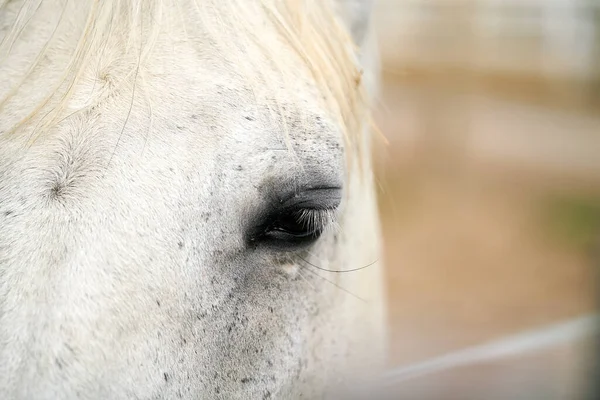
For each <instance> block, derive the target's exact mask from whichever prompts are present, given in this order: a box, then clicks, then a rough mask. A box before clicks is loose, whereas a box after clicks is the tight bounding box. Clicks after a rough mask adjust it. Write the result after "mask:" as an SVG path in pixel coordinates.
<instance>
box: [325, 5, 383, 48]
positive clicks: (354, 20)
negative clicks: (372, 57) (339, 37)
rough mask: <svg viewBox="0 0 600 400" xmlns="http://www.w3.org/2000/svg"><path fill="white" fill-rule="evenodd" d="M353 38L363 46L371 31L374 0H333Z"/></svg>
mask: <svg viewBox="0 0 600 400" xmlns="http://www.w3.org/2000/svg"><path fill="white" fill-rule="evenodd" d="M333 2H334V6H335V7H336V10H337V11H338V12H339V14H340V16H341V18H342V20H343V21H344V23H345V24H346V27H347V28H348V31H349V32H350V34H351V35H352V39H353V40H354V42H355V43H356V44H357V45H358V46H362V45H363V42H364V40H365V38H366V36H367V32H368V31H369V24H370V21H371V11H372V9H373V0H333Z"/></svg>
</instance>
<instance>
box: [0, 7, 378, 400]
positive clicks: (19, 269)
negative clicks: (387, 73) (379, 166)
mask: <svg viewBox="0 0 600 400" xmlns="http://www.w3.org/2000/svg"><path fill="white" fill-rule="evenodd" d="M369 3H370V2H369V1H366V0H172V1H171V0H4V1H2V0H0V40H2V43H1V46H0V398H2V399H7V400H8V399H36V400H37V399H75V398H77V399H114V400H116V399H165V398H185V399H198V398H204V399H218V398H223V399H269V398H294V399H295V398H307V399H315V398H322V397H327V396H331V395H332V393H340V392H339V390H340V389H347V390H354V389H351V388H353V385H354V386H358V387H360V386H361V385H363V384H364V383H365V382H366V380H367V378H368V377H371V376H374V374H377V373H378V371H379V368H380V366H381V365H382V363H383V359H384V355H385V352H386V347H385V341H386V335H385V328H384V326H385V324H384V303H383V291H382V286H383V285H382V279H381V262H380V260H379V228H378V219H377V210H376V201H375V194H374V185H373V178H372V172H371V167H370V156H369V143H370V140H371V137H370V133H369V131H370V125H369V122H370V119H369V104H370V103H371V101H372V99H373V96H374V89H375V87H376V84H377V82H376V81H377V79H376V70H377V62H376V61H377V58H376V53H375V52H374V41H373V34H372V30H371V29H370V27H369V12H368V10H369V9H370V6H371V5H370V4H369ZM376 261H379V262H376ZM340 271H341V272H340Z"/></svg>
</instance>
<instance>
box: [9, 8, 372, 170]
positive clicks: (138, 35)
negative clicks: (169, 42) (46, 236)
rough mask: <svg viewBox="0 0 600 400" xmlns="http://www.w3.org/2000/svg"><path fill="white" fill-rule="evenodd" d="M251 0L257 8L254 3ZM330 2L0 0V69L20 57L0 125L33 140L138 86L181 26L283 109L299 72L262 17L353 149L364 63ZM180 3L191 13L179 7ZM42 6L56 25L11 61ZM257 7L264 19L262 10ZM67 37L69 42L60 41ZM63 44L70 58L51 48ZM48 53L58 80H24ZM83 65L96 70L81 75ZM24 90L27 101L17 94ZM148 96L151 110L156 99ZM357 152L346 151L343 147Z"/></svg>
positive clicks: (362, 110) (362, 116)
mask: <svg viewBox="0 0 600 400" xmlns="http://www.w3.org/2000/svg"><path fill="white" fill-rule="evenodd" d="M57 3H58V4H60V7H57ZM348 3H352V2H351V1H350V2H348ZM358 3H360V2H358ZM17 7H18V9H17ZM255 7H260V8H262V9H263V12H257V10H256V9H255ZM335 7H336V5H335V4H333V3H332V2H331V1H327V0H322V1H315V0H260V1H258V2H249V1H245V0H227V1H225V0H213V1H198V0H186V1H175V0H154V1H147V0H102V1H99V0H24V1H22V2H20V1H11V0H3V1H0V13H1V14H2V20H0V29H1V30H0V32H1V31H5V32H6V34H5V35H4V38H3V40H2V43H1V45H0V60H1V61H0V69H1V67H2V64H4V65H7V64H10V65H14V64H15V63H18V64H19V65H20V66H22V68H19V71H21V74H20V75H18V76H15V75H13V76H10V79H9V82H8V83H9V84H4V85H2V87H1V88H0V112H2V113H3V115H4V116H5V119H4V121H3V122H2V124H1V125H0V134H14V133H16V132H19V131H21V132H24V131H28V132H29V135H30V138H32V139H35V137H37V135H38V134H39V132H47V131H48V130H49V128H51V127H52V126H53V125H54V124H56V123H57V122H59V121H60V120H61V118H65V117H66V116H70V115H72V114H74V113H78V112H80V111H83V110H86V109H90V108H93V107H95V106H96V105H97V104H99V103H100V102H102V101H106V99H108V98H110V96H111V92H112V91H114V90H128V89H129V90H132V91H134V90H140V91H141V92H144V93H145V90H144V77H145V71H144V62H145V60H146V58H147V57H148V54H150V53H151V52H152V50H153V47H154V46H155V44H156V41H157V38H158V36H159V33H160V32H161V31H165V32H169V33H170V34H178V35H180V37H179V38H180V40H187V41H190V42H195V41H199V40H198V39H199V38H202V39H204V43H206V40H205V39H206V38H208V39H209V41H210V43H212V44H213V45H214V46H217V47H218V49H219V51H220V53H221V54H222V55H223V56H224V57H225V58H226V59H227V60H229V62H231V63H233V64H234V65H236V67H238V68H239V70H240V73H242V74H244V75H245V78H246V79H247V81H248V84H249V86H250V87H251V88H252V89H253V91H254V95H255V96H258V97H261V96H262V97H265V96H267V97H273V96H274V95H275V96H276V98H274V99H271V100H273V101H272V102H271V103H272V104H274V106H275V107H277V108H278V110H277V114H279V115H281V114H285V110H284V108H285V107H282V106H281V104H282V102H283V101H285V99H282V98H281V97H277V95H276V94H277V93H279V94H284V95H285V96H287V97H289V93H290V90H289V89H290V87H291V86H293V82H294V81H295V80H297V78H298V77H297V75H296V73H297V71H296V69H294V68H289V66H288V67H287V68H286V65H285V64H286V63H287V62H288V61H287V60H288V58H289V54H284V53H283V52H281V51H277V52H275V51H273V49H281V48H282V46H272V45H271V43H269V41H270V40H273V38H272V37H270V36H267V35H261V31H263V30H264V26H266V25H267V24H271V25H274V26H276V27H277V30H278V32H279V33H280V37H279V38H276V40H279V41H284V42H286V44H287V45H288V46H286V47H287V48H290V49H292V50H293V51H294V52H295V54H296V55H297V56H299V57H300V59H301V60H302V61H303V62H304V63H305V64H306V66H307V67H308V68H309V70H310V72H311V73H312V75H313V76H312V78H313V79H314V80H316V82H317V84H318V88H319V90H320V91H321V95H322V98H323V99H324V102H325V104H326V106H327V107H329V109H330V111H332V112H333V114H334V115H335V116H337V118H338V120H339V121H338V122H339V123H340V124H341V126H342V127H343V131H344V135H345V139H346V141H347V145H349V146H348V148H349V149H357V150H358V151H359V152H360V151H361V150H360V149H361V148H362V147H363V146H362V141H361V140H358V138H357V137H355V136H356V134H359V133H361V132H362V131H363V129H362V128H363V125H364V123H365V121H369V114H368V110H369V107H368V104H367V99H366V96H365V91H364V85H363V79H362V74H363V72H362V70H361V69H359V67H358V66H357V65H358V64H357V47H356V46H355V45H354V43H353V41H352V38H351V37H350V35H349V33H348V30H347V29H346V28H345V27H344V24H343V23H341V21H340V20H339V13H336V10H335ZM347 8H348V9H349V10H350V11H349V12H348V13H347V14H350V13H352V12H355V13H358V12H362V10H361V9H360V8H358V7H354V8H352V4H350V7H347ZM184 9H185V10H186V11H187V10H192V13H184V12H183V11H182V10H184ZM7 11H13V12H7ZM57 11H58V12H57ZM48 14H52V17H53V18H54V20H55V21H56V24H55V26H54V28H53V31H51V32H47V40H46V41H45V42H44V43H43V46H41V47H39V48H31V49H28V51H27V55H28V57H27V59H22V53H23V52H19V57H21V58H19V59H14V60H13V59H12V57H11V56H12V53H14V52H13V50H14V47H15V46H19V45H20V46H28V44H27V34H28V30H27V28H28V27H29V26H32V25H35V24H36V19H37V18H40V17H43V18H46V19H47V18H48ZM264 15H267V16H268V20H264V19H263V17H262V16H264ZM349 17H350V18H351V17H352V16H351V15H350V16H349ZM359 30H360V29H359ZM360 34H361V35H363V34H364V32H360ZM67 37H68V38H70V41H66V40H65V38H67ZM73 38H76V39H77V40H74V39H73ZM65 48H66V49H67V50H68V52H67V53H68V54H69V56H68V58H65V57H58V56H57V54H64V53H65V51H64V50H65ZM57 50H60V51H57ZM199 51H202V49H199ZM265 58H266V59H267V60H268V62H269V63H270V67H271V68H273V69H276V70H277V71H278V72H279V74H280V75H281V76H283V81H282V82H276V83H275V82H273V79H272V77H271V74H270V71H271V69H270V68H266V69H265ZM48 61H50V65H51V66H52V68H53V69H55V70H57V69H58V70H60V71H61V72H62V75H61V77H60V79H57V80H56V79H55V80H52V81H49V82H47V83H48V84H47V85H46V86H45V87H43V88H40V87H35V88H33V87H31V86H29V85H28V82H29V78H30V77H32V76H34V75H36V74H43V73H44V69H43V68H42V67H44V68H48V67H47V66H46V65H45V62H48ZM11 63H12V64H11ZM88 70H91V71H93V74H94V75H95V76H87V75H85V74H84V71H88ZM82 83H87V84H88V86H89V87H90V89H89V91H88V92H89V95H88V96H87V98H81V99H76V100H75V99H73V98H72V95H73V92H74V88H75V87H77V85H79V84H82ZM98 83H101V84H98ZM274 85H279V86H280V87H273V86H274ZM286 86H289V87H286ZM259 87H262V88H263V89H262V90H259V89H258V88H259ZM265 87H266V88H267V90H265V89H264V88H265ZM124 88H125V89H124ZM282 89H283V90H282ZM285 89H288V90H285ZM24 96H25V97H26V98H27V99H28V101H27V100H26V101H24V100H23V97H24ZM32 99H34V100H35V101H32ZM146 100H147V103H148V106H149V107H150V109H151V108H152V103H153V102H155V101H157V100H156V99H152V98H147V99H146ZM23 104H30V106H29V107H23ZM67 105H69V107H67ZM284 124H285V122H284ZM354 153H355V152H353V151H347V154H348V155H353V154H354ZM359 159H360V157H359Z"/></svg>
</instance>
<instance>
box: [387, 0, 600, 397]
mask: <svg viewBox="0 0 600 400" xmlns="http://www.w3.org/2000/svg"><path fill="white" fill-rule="evenodd" d="M375 4H376V10H375V25H376V27H377V30H378V35H379V43H380V51H381V56H382V63H383V64H382V68H383V81H382V92H381V96H380V97H381V100H380V105H379V107H378V111H377V115H376V121H377V123H378V126H379V128H380V129H381V131H382V132H383V134H384V135H385V137H386V139H387V141H388V143H387V144H383V143H379V145H378V147H377V148H376V152H377V154H376V161H377V166H376V167H377V177H378V182H379V191H380V193H379V196H380V209H381V213H382V224H383V233H384V238H385V243H384V246H385V258H386V260H385V261H386V264H387V291H388V295H389V298H390V305H389V317H390V324H391V341H392V348H391V361H390V362H391V365H390V367H391V368H392V369H393V370H394V369H396V370H397V371H401V370H400V369H398V368H402V367H405V366H409V365H413V366H414V365H415V364H418V363H419V362H422V361H425V360H430V359H432V358H435V357H437V356H442V355H444V354H447V353H454V352H456V351H462V350H465V349H466V350H465V351H467V352H468V351H471V350H469V349H472V348H473V346H476V345H480V344H485V343H488V342H493V341H497V340H503V339H506V338H509V337H513V336H514V335H517V334H522V333H524V332H530V331H531V330H534V331H536V330H537V331H539V332H543V333H544V334H546V333H547V334H548V335H550V336H548V337H551V338H552V340H549V341H548V343H550V344H548V345H544V346H540V348H539V349H537V350H536V351H528V349H530V348H532V347H534V346H535V344H536V343H537V342H536V340H537V339H534V340H533V341H532V342H531V343H530V344H529V345H528V346H524V347H523V350H522V351H521V350H517V351H514V352H513V353H512V354H510V355H503V356H502V357H492V358H490V359H488V360H486V361H483V362H478V363H470V364H469V365H466V366H463V367H453V368H448V369H446V370H444V371H438V372H432V373H427V374H425V375H423V376H421V377H419V376H417V377H414V378H411V379H408V380H405V381H404V380H402V381H401V380H400V379H398V381H397V382H396V384H395V387H394V390H395V392H396V393H398V398H405V399H440V400H445V399H461V400H466V399H557V400H559V399H561V400H570V399H584V398H587V399H592V398H600V394H598V395H597V396H598V397H590V396H589V395H588V397H585V393H586V391H587V392H588V393H589V391H588V389H589V387H590V385H591V384H593V383H594V379H593V378H594V375H593V374H594V373H595V374H596V376H598V379H600V375H599V374H598V372H599V371H600V369H598V368H593V366H594V363H597V362H598V357H600V347H594V346H593V344H595V343H594V339H597V336H594V335H591V336H590V335H587V336H585V335H579V336H577V335H578V334H580V333H581V332H582V331H585V330H586V329H587V330H588V331H589V328H590V326H589V324H588V325H585V323H583V322H581V321H582V320H581V318H587V317H590V316H593V315H594V314H595V313H596V311H597V305H598V304H599V303H598V300H600V292H598V290H597V282H598V279H597V274H598V272H600V1H592V0H454V1H452V0H376V1H375ZM572 321H575V322H574V324H575V325H573V326H571V325H569V327H570V328H569V329H571V331H569V332H571V333H569V334H565V332H566V331H565V329H567V328H564V329H563V331H561V330H560V329H562V328H560V327H559V328H552V327H553V326H557V324H558V325H559V326H560V324H563V323H567V324H568V323H571V322H572ZM586 321H588V320H586ZM588 322H589V321H588ZM577 324H579V325H577ZM582 324H583V325H582ZM582 326H583V328H582ZM567 330H568V329H567ZM561 332H562V335H563V336H560V335H561ZM573 332H575V333H573ZM534 337H537V338H540V337H541V336H539V335H538V336H534ZM540 340H541V339H540ZM510 343H512V344H507V345H503V346H505V347H504V348H510V347H511V346H513V347H514V346H515V343H516V342H514V341H513V342H510ZM506 346H508V347H506ZM500 353H501V352H500ZM596 365H598V364H596ZM599 393H600V392H599ZM402 396H403V397H402Z"/></svg>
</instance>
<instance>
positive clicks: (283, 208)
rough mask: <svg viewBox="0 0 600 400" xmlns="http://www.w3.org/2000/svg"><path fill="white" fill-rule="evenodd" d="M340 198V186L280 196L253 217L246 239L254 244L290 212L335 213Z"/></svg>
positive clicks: (317, 188) (310, 189)
mask: <svg viewBox="0 0 600 400" xmlns="http://www.w3.org/2000/svg"><path fill="white" fill-rule="evenodd" d="M341 200H342V189H341V188H340V187H315V188H309V189H307V190H304V191H302V192H295V193H293V194H291V195H289V196H286V198H281V197H280V198H279V199H278V200H277V201H275V202H273V201H272V202H270V204H267V207H265V208H264V209H263V210H262V211H261V212H259V213H258V214H257V215H256V216H255V218H253V219H254V221H255V223H253V224H252V225H251V227H250V228H249V229H248V230H247V232H246V241H247V242H248V243H249V244H256V243H257V242H259V240H260V238H261V237H262V238H264V237H266V236H268V235H267V233H268V231H269V229H270V228H271V226H273V224H274V223H276V222H277V220H278V219H280V218H283V217H285V216H287V215H289V214H290V213H294V212H303V211H310V210H313V211H314V212H327V213H335V210H336V209H337V208H338V207H339V205H340V203H341ZM330 215H331V214H330ZM332 219H333V218H332ZM323 228H325V226H323ZM321 230H322V229H321Z"/></svg>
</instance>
